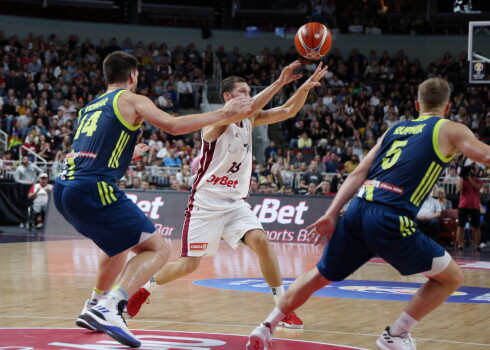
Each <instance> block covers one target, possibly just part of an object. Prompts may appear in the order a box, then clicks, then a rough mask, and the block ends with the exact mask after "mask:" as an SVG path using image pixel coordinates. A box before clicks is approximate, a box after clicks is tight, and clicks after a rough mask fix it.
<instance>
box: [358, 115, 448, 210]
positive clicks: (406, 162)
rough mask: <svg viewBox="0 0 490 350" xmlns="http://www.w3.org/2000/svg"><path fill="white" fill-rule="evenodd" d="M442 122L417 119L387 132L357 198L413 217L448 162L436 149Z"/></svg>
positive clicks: (423, 117) (426, 117)
mask: <svg viewBox="0 0 490 350" xmlns="http://www.w3.org/2000/svg"><path fill="white" fill-rule="evenodd" d="M446 121H447V120H445V119H441V118H438V117H431V116H421V117H419V118H418V119H415V120H412V121H406V122H402V123H399V124H396V125H395V126H393V127H392V128H390V129H389V130H388V131H387V132H386V134H385V136H384V139H383V142H382V144H381V148H380V150H379V152H378V154H377V155H376V158H375V159H374V162H373V164H372V165H371V168H370V169H369V172H368V175H367V180H366V181H365V183H364V185H363V186H362V187H361V190H360V191H359V193H358V197H361V198H363V199H365V200H367V201H372V202H378V203H382V204H384V205H387V206H389V207H391V208H393V209H396V210H398V211H400V212H402V213H404V214H406V215H407V216H408V217H411V218H413V217H415V216H416V214H417V212H418V210H419V208H420V206H421V205H422V203H423V201H424V199H425V198H426V197H427V195H428V194H429V192H430V191H431V190H432V187H433V186H434V184H435V182H436V181H437V179H438V177H439V175H440V174H441V172H442V170H443V169H444V168H445V167H446V166H447V164H448V163H449V162H450V161H451V159H452V157H449V158H448V157H445V156H444V155H443V154H442V153H441V151H440V149H439V142H438V139H439V130H440V127H441V125H442V124H443V123H444V122H446Z"/></svg>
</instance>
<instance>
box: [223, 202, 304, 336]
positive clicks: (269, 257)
mask: <svg viewBox="0 0 490 350" xmlns="http://www.w3.org/2000/svg"><path fill="white" fill-rule="evenodd" d="M223 217H224V219H225V220H226V221H225V225H224V229H223V231H224V233H223V239H224V240H225V241H226V242H227V243H228V244H229V245H230V246H231V247H232V248H234V249H235V248H236V247H237V246H238V244H240V243H245V244H246V245H247V246H248V247H249V248H250V249H252V250H253V251H254V252H255V254H256V255H257V258H258V260H259V265H260V270H261V272H262V275H263V276H264V279H265V281H266V282H267V284H268V285H269V287H270V289H271V292H272V296H273V298H274V302H275V303H276V305H277V303H278V302H279V300H280V299H281V298H282V296H283V295H284V285H283V283H282V276H281V271H280V269H279V263H278V262H277V257H276V253H275V251H274V249H272V246H271V244H270V243H269V239H268V238H267V235H266V234H265V232H264V230H263V229H262V224H261V223H260V221H259V220H258V219H257V216H256V215H255V214H254V213H253V212H252V211H251V210H250V207H249V206H248V205H247V204H246V203H244V205H243V206H241V207H238V208H236V209H234V210H232V211H230V212H228V213H226V215H224V216H223ZM280 325H281V326H284V327H287V328H303V327H304V325H303V321H302V320H301V319H300V318H299V317H298V316H297V315H296V313H294V312H291V313H289V314H287V315H286V316H285V317H284V319H283V320H281V323H280Z"/></svg>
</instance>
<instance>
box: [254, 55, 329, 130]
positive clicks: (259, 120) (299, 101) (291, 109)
mask: <svg viewBox="0 0 490 350" xmlns="http://www.w3.org/2000/svg"><path fill="white" fill-rule="evenodd" d="M322 67H323V63H322V62H320V64H319V65H318V67H317V68H316V70H315V72H314V73H313V74H312V75H311V76H310V77H309V78H308V80H306V81H305V82H304V83H303V85H301V86H300V87H299V88H298V90H297V91H296V92H295V93H294V95H293V96H291V97H290V98H289V100H287V101H286V103H285V104H283V105H282V106H279V107H276V108H271V109H269V110H267V111H260V112H258V113H257V114H256V115H255V117H254V126H258V125H265V124H272V123H277V122H280V121H282V120H285V119H288V118H291V117H294V116H295V115H296V113H298V111H299V110H300V109H301V108H302V107H303V105H304V104H305V101H306V98H307V97H308V93H309V92H310V90H311V89H313V88H314V87H316V86H320V83H319V81H320V79H321V78H323V77H324V76H325V74H327V71H328V67H327V66H325V68H322Z"/></svg>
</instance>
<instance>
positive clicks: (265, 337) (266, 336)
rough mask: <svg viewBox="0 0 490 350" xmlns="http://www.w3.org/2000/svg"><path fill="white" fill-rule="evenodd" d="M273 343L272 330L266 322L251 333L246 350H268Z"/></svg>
mask: <svg viewBox="0 0 490 350" xmlns="http://www.w3.org/2000/svg"><path fill="white" fill-rule="evenodd" d="M271 343H272V328H271V325H270V323H269V322H264V323H262V324H261V325H259V326H258V327H255V329H254V330H253V331H252V333H250V336H249V338H248V343H247V348H246V350H267V348H268V347H269V345H271Z"/></svg>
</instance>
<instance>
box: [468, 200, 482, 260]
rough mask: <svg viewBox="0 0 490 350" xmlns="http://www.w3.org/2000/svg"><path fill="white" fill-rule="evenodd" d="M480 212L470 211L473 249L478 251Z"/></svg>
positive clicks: (477, 210)
mask: <svg viewBox="0 0 490 350" xmlns="http://www.w3.org/2000/svg"><path fill="white" fill-rule="evenodd" d="M480 215H481V214H480V210H479V209H472V210H471V222H470V224H471V230H472V231H473V242H472V243H473V249H475V250H477V251H479V250H481V249H480V241H481V230H480V226H481V225H480V224H481V222H480Z"/></svg>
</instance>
